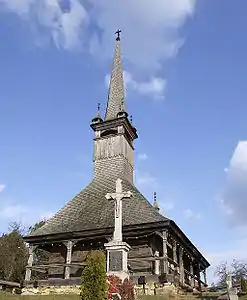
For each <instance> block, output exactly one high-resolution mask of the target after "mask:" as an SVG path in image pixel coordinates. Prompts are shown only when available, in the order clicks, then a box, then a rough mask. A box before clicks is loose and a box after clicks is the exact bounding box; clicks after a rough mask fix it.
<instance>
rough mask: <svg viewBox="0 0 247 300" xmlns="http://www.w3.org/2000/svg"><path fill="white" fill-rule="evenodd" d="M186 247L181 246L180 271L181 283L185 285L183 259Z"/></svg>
mask: <svg viewBox="0 0 247 300" xmlns="http://www.w3.org/2000/svg"><path fill="white" fill-rule="evenodd" d="M183 254H184V249H183V248H182V247H181V246H180V247H179V273H180V283H181V285H184V261H183Z"/></svg>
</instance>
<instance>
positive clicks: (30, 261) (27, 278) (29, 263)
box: [25, 246, 37, 281]
mask: <svg viewBox="0 0 247 300" xmlns="http://www.w3.org/2000/svg"><path fill="white" fill-rule="evenodd" d="M36 248H37V246H29V257H28V261H27V269H26V274H25V281H30V280H31V275H32V268H31V267H32V265H33V259H34V250H35V249H36Z"/></svg>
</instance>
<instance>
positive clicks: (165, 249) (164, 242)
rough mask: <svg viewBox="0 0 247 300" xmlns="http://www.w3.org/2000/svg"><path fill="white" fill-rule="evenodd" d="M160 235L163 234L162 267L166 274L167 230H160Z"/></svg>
mask: <svg viewBox="0 0 247 300" xmlns="http://www.w3.org/2000/svg"><path fill="white" fill-rule="evenodd" d="M162 236H163V257H164V260H163V266H164V267H163V268H164V272H163V273H165V274H168V260H167V237H168V231H167V230H165V231H163V232H162Z"/></svg>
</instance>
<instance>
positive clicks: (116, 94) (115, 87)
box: [105, 29, 126, 120]
mask: <svg viewBox="0 0 247 300" xmlns="http://www.w3.org/2000/svg"><path fill="white" fill-rule="evenodd" d="M120 33H121V30H120V29H119V30H117V31H116V33H115V34H116V35H117V38H116V48H115V53H114V59H113V67H112V72H111V80H110V86H109V93H108V102H107V108H106V114H105V120H110V119H115V118H117V114H118V113H119V112H120V111H122V112H125V111H126V106H125V94H124V81H123V69H122V59H121V49H120ZM120 107H121V109H120Z"/></svg>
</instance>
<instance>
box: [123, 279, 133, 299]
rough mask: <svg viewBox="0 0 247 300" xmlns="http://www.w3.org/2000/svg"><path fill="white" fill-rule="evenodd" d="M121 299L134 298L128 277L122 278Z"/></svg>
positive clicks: (131, 284) (131, 283)
mask: <svg viewBox="0 0 247 300" xmlns="http://www.w3.org/2000/svg"><path fill="white" fill-rule="evenodd" d="M121 297H122V300H134V298H135V293H134V285H133V282H132V281H131V280H130V279H127V278H126V279H124V281H123V284H122V294H121Z"/></svg>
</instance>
